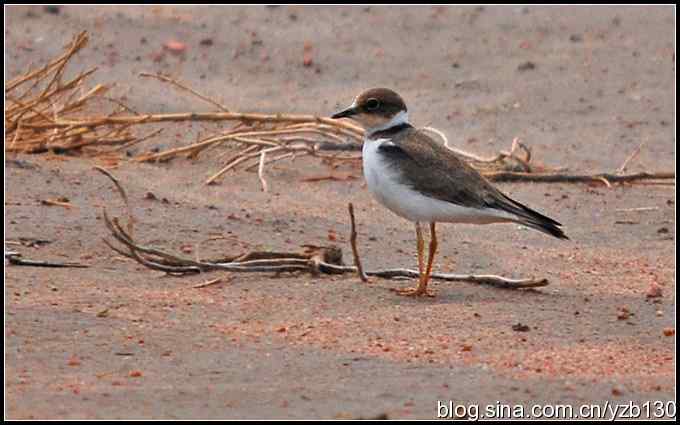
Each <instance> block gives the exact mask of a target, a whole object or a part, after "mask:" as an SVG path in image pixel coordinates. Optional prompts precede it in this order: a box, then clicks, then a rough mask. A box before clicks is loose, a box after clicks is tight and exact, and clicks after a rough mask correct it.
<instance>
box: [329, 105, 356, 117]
mask: <svg viewBox="0 0 680 425" xmlns="http://www.w3.org/2000/svg"><path fill="white" fill-rule="evenodd" d="M358 113H359V111H358V110H357V108H356V107H354V106H350V107H349V108H347V109H345V110H344V111H340V112H338V113H336V114H333V115H332V116H331V118H334V119H337V118H347V117H351V116H352V115H356V114H358Z"/></svg>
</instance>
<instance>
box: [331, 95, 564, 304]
mask: <svg viewBox="0 0 680 425" xmlns="http://www.w3.org/2000/svg"><path fill="white" fill-rule="evenodd" d="M332 118H351V119H353V120H355V121H357V122H358V123H359V124H360V125H361V126H362V127H364V129H365V130H366V134H365V137H364V146H363V150H362V154H363V167H364V176H365V178H366V183H367V186H368V189H369V191H370V192H371V193H372V194H373V196H374V197H375V198H376V199H377V200H378V201H379V202H380V203H381V204H383V205H384V206H386V207H387V208H388V209H389V210H391V211H392V212H394V213H396V214H397V215H399V216H401V217H403V218H405V219H407V220H409V221H412V222H414V223H415V228H416V238H417V249H418V269H419V272H420V277H419V279H418V285H417V286H416V287H415V288H405V289H400V290H397V292H398V293H399V294H402V295H429V292H428V290H427V284H428V281H429V280H430V275H431V273H432V263H433V261H434V256H435V253H436V251H437V234H436V232H435V225H436V223H438V222H445V223H468V224H491V223H519V224H522V225H524V226H527V227H530V228H532V229H536V230H539V231H541V232H543V233H546V234H548V235H551V236H554V237H556V238H560V239H569V238H568V237H567V236H566V235H565V234H564V233H563V232H562V230H561V229H560V228H559V226H561V224H560V223H558V222H557V221H555V220H553V219H551V218H549V217H546V216H545V215H543V214H540V213H538V212H536V211H534V210H532V209H530V208H528V207H526V206H524V205H522V204H521V203H519V202H517V201H515V200H513V199H511V198H510V197H508V196H507V195H504V194H503V193H501V192H500V191H499V190H498V189H496V188H495V187H494V186H493V185H491V183H489V182H488V181H487V180H486V179H485V178H484V177H482V175H481V174H479V172H477V170H475V169H474V168H472V167H471V166H470V165H468V164H467V163H466V162H465V161H464V160H462V159H461V158H460V157H459V156H458V155H456V154H455V153H454V152H453V151H452V150H450V149H448V148H446V147H445V146H444V145H443V144H440V143H437V142H436V141H435V140H433V139H432V138H430V137H429V136H428V135H427V134H426V133H424V132H423V131H422V130H418V129H416V128H415V127H413V126H412V125H411V124H409V122H408V109H407V108H406V104H405V103H404V101H403V100H402V98H401V96H399V95H398V94H397V93H395V92H394V91H392V90H390V89H386V88H374V89H370V90H366V91H364V92H363V93H361V94H360V95H359V96H357V97H356V98H355V99H354V102H353V103H352V105H351V106H350V107H348V108H347V109H345V110H343V111H341V112H338V113H336V114H335V115H333V116H332ZM421 223H429V225H430V245H429V254H428V259H427V265H425V261H424V250H425V242H424V239H423V232H422V230H421Z"/></svg>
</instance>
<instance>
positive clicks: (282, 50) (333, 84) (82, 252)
mask: <svg viewBox="0 0 680 425" xmlns="http://www.w3.org/2000/svg"><path fill="white" fill-rule="evenodd" d="M5 22H6V26H5V65H6V71H5V72H6V74H5V78H11V77H13V76H15V75H17V74H18V73H20V72H21V71H22V70H23V69H24V68H25V67H26V66H27V65H28V64H29V63H41V62H42V61H44V60H46V59H48V58H50V57H52V56H54V55H55V54H56V53H58V52H59V51H60V50H61V48H62V46H63V45H64V44H66V42H67V41H68V40H70V39H71V37H72V36H73V35H74V34H75V33H76V32H77V31H79V30H82V29H87V30H88V31H89V32H90V34H91V44H90V47H89V48H88V49H87V50H86V51H85V52H84V53H82V54H81V55H80V56H79V57H78V58H77V59H76V60H75V61H74V67H73V68H72V70H78V69H81V68H84V67H85V66H88V67H89V66H92V65H97V66H99V71H98V73H97V74H96V77H95V79H96V80H97V81H100V82H118V86H117V87H116V92H115V94H116V95H117V96H124V98H125V99H126V102H127V103H128V104H129V105H130V106H132V107H133V108H135V109H137V110H140V111H144V112H171V111H177V112H180V111H192V110H193V111H202V110H206V109H208V108H207V107H206V105H205V104H203V103H201V102H200V101H199V100H197V99H195V98H192V97H189V96H184V95H178V94H177V93H176V92H174V91H172V90H170V89H169V88H168V87H166V86H163V85H161V84H159V83H156V82H153V81H148V80H140V79H139V78H138V77H137V74H138V73H139V72H141V71H150V72H155V71H162V72H165V73H169V74H172V75H175V76H178V77H180V78H181V79H182V80H184V81H187V82H190V84H191V86H193V87H195V88H196V89H198V90H199V91H202V92H205V93H210V94H211V95H214V96H215V97H216V98H217V99H219V100H220V101H222V102H223V103H224V104H225V105H228V106H229V107H230V108H233V109H234V110H242V111H260V112H271V111H295V112H299V113H313V114H321V115H328V114H331V113H332V112H334V111H335V110H336V109H337V108H339V107H341V106H344V105H346V104H347V103H348V102H350V101H351V99H352V98H353V96H355V95H356V94H357V93H358V91H360V90H361V89H363V88H366V87H370V86H387V87H392V88H395V89H396V90H398V91H399V92H400V93H401V94H402V95H403V96H404V97H405V99H406V101H407V103H408V105H409V106H410V111H411V118H412V120H413V122H414V123H415V124H416V125H421V126H424V125H434V126H436V127H438V128H440V129H442V130H443V131H445V132H446V133H447V134H448V135H449V137H450V139H451V141H452V142H453V143H455V144H456V145H458V146H460V147H461V148H463V149H467V150H470V151H473V152H476V153H478V154H480V155H492V154H494V153H496V152H497V151H498V150H501V149H507V148H508V147H509V145H510V141H511V140H512V139H513V138H514V137H521V138H522V139H523V140H524V142H525V143H527V144H528V145H530V146H531V147H532V148H533V153H534V157H535V158H537V160H539V161H543V162H545V163H547V164H549V165H552V166H568V167H569V168H570V170H572V171H575V172H600V171H615V170H616V169H617V168H618V167H619V166H620V164H621V163H622V162H623V161H624V159H625V158H626V157H627V156H628V155H630V153H631V152H632V151H633V150H634V149H635V148H636V147H637V146H638V145H639V144H640V143H641V142H642V141H645V145H644V147H643V149H642V152H641V153H640V155H639V157H638V158H637V159H636V160H635V161H634V163H633V164H632V166H631V169H630V171H640V170H648V171H661V170H673V169H674V168H675V139H674V128H675V114H674V106H675V105H674V93H675V80H674V73H675V55H674V49H675V43H674V36H673V35H674V31H675V18H674V12H673V9H672V8H670V7H486V8H474V7H324V8H317V7H301V6H282V7H274V8H269V7H263V6H256V7H255V6H253V7H195V8H188V7H115V8H113V7H63V8H61V10H60V13H58V14H53V13H48V12H46V11H45V10H44V9H43V7H38V6H33V7H28V6H22V7H19V6H12V7H6V8H5ZM207 39H210V40H211V41H212V44H210V43H208V42H207V41H204V42H203V43H201V41H202V40H207ZM169 40H178V41H181V42H184V43H186V44H187V51H186V53H185V54H184V55H180V56H175V55H172V54H169V53H166V54H162V52H163V48H162V46H163V44H164V43H165V42H167V41H169ZM305 43H308V44H311V46H312V51H311V52H312V58H313V63H312V66H309V67H305V66H303V46H304V45H305ZM527 62H531V63H532V64H533V67H532V66H531V65H526V63H527ZM210 128H214V127H210ZM206 131H208V128H204V127H202V126H201V125H190V124H183V125H175V126H171V128H170V130H169V131H166V133H165V135H164V137H163V138H161V139H157V140H152V141H149V142H147V143H146V144H145V145H143V146H141V147H139V148H138V149H137V150H136V151H135V152H134V153H140V152H142V151H147V150H149V149H152V148H154V147H160V148H167V147H171V146H179V145H181V144H182V143H186V142H187V141H193V140H195V139H196V137H197V136H198V134H199V133H202V134H204V133H205V132H206ZM16 159H19V160H21V161H23V162H20V163H19V164H20V165H21V166H17V163H16V162H13V163H11V164H6V173H7V174H6V180H5V213H6V215H5V230H6V235H7V236H6V239H5V240H6V241H13V242H14V243H15V244H14V245H12V246H11V248H12V249H17V250H19V251H20V252H22V253H23V255H24V256H25V257H28V258H33V259H44V260H50V259H51V260H61V261H64V260H72V261H81V262H85V263H88V264H90V265H91V266H92V267H91V268H89V269H64V270H59V269H54V270H50V269H44V268H33V267H12V266H6V267H5V272H6V274H5V403H6V404H5V416H6V417H8V418H258V417H264V418H359V417H364V418H365V417H384V416H387V417H389V418H434V417H435V416H436V414H437V400H440V401H444V402H446V403H448V401H449V400H451V401H453V403H455V404H470V403H474V404H477V405H479V406H481V407H480V409H484V407H485V406H486V405H487V404H490V405H491V406H496V405H497V404H496V403H497V402H501V403H505V404H521V405H524V406H526V407H527V408H528V407H530V406H532V405H533V404H536V403H561V404H569V405H573V406H575V409H578V406H580V405H582V404H591V403H604V402H605V401H610V402H612V403H629V402H630V401H633V402H635V403H645V402H647V401H652V402H653V401H657V400H659V401H669V400H675V381H674V372H675V354H674V346H675V336H674V329H675V295H674V294H675V279H674V275H675V261H674V247H675V237H676V236H675V192H674V188H673V187H672V186H642V185H636V186H615V187H612V188H606V187H603V186H587V185H566V184H565V185H562V184H550V185H539V184H502V185H500V186H501V189H502V190H504V191H505V192H506V193H508V194H510V195H511V196H513V197H514V198H516V199H518V200H521V201H523V202H525V203H527V204H528V205H531V206H532V207H534V208H536V209H538V210H540V211H542V212H544V213H546V214H547V215H549V216H551V217H554V218H556V219H558V220H559V221H561V222H562V223H564V225H565V231H566V232H567V234H568V235H569V236H570V237H571V241H570V242H562V241H558V240H556V239H552V238H548V237H545V236H544V235H542V234H540V233H538V232H533V231H530V230H525V229H520V228H518V227H517V226H511V225H496V226H477V227H475V226H463V225H460V226H453V225H442V226H440V239H441V246H440V248H441V251H440V252H441V256H440V257H439V258H438V262H437V263H436V269H437V270H442V271H458V272H474V273H496V274H504V275H509V276H516V277H520V276H530V275H531V276H545V277H548V278H549V279H550V280H551V284H550V286H548V287H546V288H544V289H541V290H536V291H508V290H500V289H495V288H490V287H480V286H476V285H472V284H464V283H434V284H433V287H434V288H435V289H436V292H437V297H436V298H432V299H409V298H404V297H400V296H397V295H395V294H394V293H393V292H391V291H390V290H389V289H390V288H393V287H395V286H399V285H402V286H403V285H406V284H410V282H407V283H400V282H393V281H392V282H390V281H373V283H371V284H368V285H367V284H363V283H361V282H360V281H359V280H358V279H357V278H356V277H349V276H345V277H333V278H331V277H319V278H311V277H307V276H282V277H277V278H274V277H272V276H269V275H233V276H227V275H224V274H220V273H212V274H209V275H204V276H193V277H187V278H176V277H167V276H163V275H162V274H160V273H158V272H152V271H149V270H146V269H144V268H143V267H141V266H138V265H136V264H135V263H133V262H131V261H128V260H124V259H121V258H119V257H118V256H117V255H115V254H114V253H113V252H111V251H110V250H109V249H108V248H107V247H106V246H105V245H104V244H103V242H102V238H103V237H105V236H106V230H105V228H104V226H103V223H102V220H101V207H102V206H103V205H111V208H113V211H117V212H119V213H120V212H121V209H120V203H119V200H118V199H117V197H116V195H115V193H114V192H113V191H112V189H111V187H110V184H109V182H108V181H107V180H106V179H105V178H104V177H103V176H101V175H100V174H98V173H96V172H94V171H93V170H92V165H93V162H92V161H91V160H88V159H83V158H78V157H63V156H62V157H55V156H19V157H18V158H16ZM218 167H219V161H218V160H216V159H214V158H212V157H208V156H206V157H201V158H199V159H198V160H195V161H190V160H183V159H182V160H176V161H174V162H171V163H167V164H160V165H151V164H137V163H125V162H123V163H122V164H121V165H120V166H119V167H118V168H117V169H115V170H114V173H115V174H116V175H117V176H118V177H119V179H120V180H121V181H122V182H123V184H124V185H125V186H126V188H127V190H128V192H129V196H130V199H131V202H132V203H133V205H134V214H135V215H136V216H137V218H138V219H139V222H140V223H139V224H138V227H137V232H138V236H139V237H140V238H142V239H143V240H145V241H148V242H150V243H153V244H158V245H161V246H165V247H170V248H174V249H180V248H181V247H182V246H183V245H184V244H186V243H195V242H197V241H199V240H202V239H205V238H208V237H211V236H227V237H228V238H227V239H222V240H218V241H215V242H213V243H212V244H207V246H206V247H204V248H202V249H203V250H205V252H206V253H208V252H209V253H225V252H227V253H234V252H238V251H242V250H246V249H254V248H267V249H276V250H296V249H298V247H299V246H300V245H302V244H305V243H311V244H327V243H331V241H329V239H336V240H335V242H334V243H337V244H340V245H341V246H342V247H343V249H344V251H345V257H346V259H348V258H349V246H348V243H347V235H348V233H349V228H348V218H347V216H346V205H347V203H348V202H350V201H351V202H353V203H354V204H355V206H356V209H357V219H358V221H359V226H360V228H359V239H360V243H361V250H362V254H363V256H364V258H365V259H364V262H365V263H366V266H367V267H370V268H374V267H383V266H408V267H414V266H415V259H414V249H415V242H414V240H415V236H414V234H413V230H412V226H411V225H410V224H409V223H408V222H406V221H403V220H401V219H399V218H397V217H396V216H393V215H391V213H389V212H388V211H386V210H385V209H383V208H382V207H381V206H380V205H379V204H377V202H376V201H374V200H373V199H372V198H371V197H370V195H369V194H368V192H367V190H366V188H365V187H364V185H363V179H362V176H361V170H360V168H356V167H354V168H352V167H349V168H347V169H345V170H344V171H345V172H346V173H350V174H352V175H354V176H355V177H357V178H356V179H354V180H348V181H324V182H316V183H304V182H303V181H302V180H303V179H304V178H305V177H309V176H315V175H323V174H327V173H328V170H327V169H326V167H325V166H323V165H320V164H318V163H316V162H315V161H312V160H301V161H297V162H295V163H294V164H289V163H281V164H280V165H279V166H277V167H273V168H270V169H269V170H267V173H268V174H267V175H268V179H269V184H270V187H271V189H270V192H269V193H263V192H261V190H260V186H259V182H258V180H257V177H256V176H255V174H253V173H247V172H240V173H234V174H231V175H228V176H227V178H226V179H225V180H224V181H223V182H222V184H219V185H215V186H204V185H203V184H202V183H201V182H202V181H203V180H204V179H205V178H206V177H208V176H209V175H211V174H212V173H213V172H214V171H215V170H216V169H218ZM147 192H153V193H154V194H155V195H156V196H157V198H158V199H159V200H157V201H153V200H149V199H145V194H146V193H147ZM59 196H66V197H67V198H69V199H70V200H71V202H72V204H73V205H74V206H75V208H71V209H65V208H60V207H49V206H45V205H41V204H40V201H41V200H43V199H53V198H56V197H59ZM163 198H166V199H167V202H162V201H160V200H161V199H163ZM634 208H647V209H645V210H642V211H635V210H632V209H634ZM36 239H39V240H45V241H48V242H46V243H42V244H40V243H38V244H35V243H31V241H32V240H36ZM17 241H24V245H16V242H17ZM215 277H223V278H224V280H225V283H222V284H220V285H214V286H210V287H207V288H202V289H194V288H192V286H193V285H195V284H197V283H200V282H203V281H206V280H209V279H213V278H215ZM653 285H659V286H660V287H661V288H662V290H663V296H662V297H659V298H648V297H647V293H648V291H649V288H650V287H651V286H653ZM623 310H626V311H628V312H629V314H628V315H626V314H622V313H621V312H622V311H623ZM626 316H627V317H626ZM517 323H522V324H525V325H527V326H528V329H529V330H528V331H527V332H517V331H515V330H513V325H516V324H517ZM664 331H666V333H673V335H671V336H665V335H664Z"/></svg>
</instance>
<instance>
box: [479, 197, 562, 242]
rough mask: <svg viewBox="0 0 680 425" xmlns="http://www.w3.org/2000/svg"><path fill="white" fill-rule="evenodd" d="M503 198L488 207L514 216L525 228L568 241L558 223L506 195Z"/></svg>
mask: <svg viewBox="0 0 680 425" xmlns="http://www.w3.org/2000/svg"><path fill="white" fill-rule="evenodd" d="M503 198H504V199H503V200H498V199H496V200H494V201H495V202H494V203H493V204H492V205H489V206H490V207H492V208H496V209H499V210H503V211H506V212H509V213H511V214H513V215H516V216H517V218H518V220H517V222H518V223H520V224H523V225H525V226H527V227H531V228H532V229H536V230H538V231H540V232H543V233H545V234H548V235H551V236H554V237H556V238H558V239H567V240H568V239H569V237H567V235H565V234H564V232H563V231H562V229H560V226H561V225H562V224H560V223H559V222H558V221H556V220H553V219H552V218H550V217H547V216H545V215H543V214H541V213H539V212H538V211H534V210H532V209H531V208H529V207H527V206H525V205H522V204H520V203H519V202H517V201H515V200H514V199H512V198H510V197H508V196H506V195H503ZM504 201H505V202H504Z"/></svg>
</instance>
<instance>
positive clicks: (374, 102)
mask: <svg viewBox="0 0 680 425" xmlns="http://www.w3.org/2000/svg"><path fill="white" fill-rule="evenodd" d="M379 106H380V101H378V99H376V98H371V99H368V100H367V101H366V109H368V110H369V111H375V110H376V109H378V107H379Z"/></svg>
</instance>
